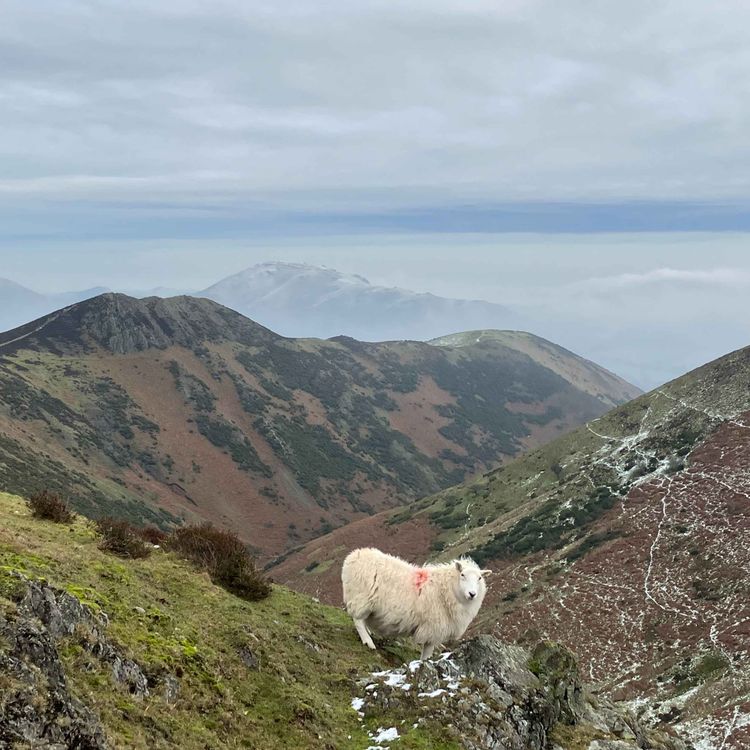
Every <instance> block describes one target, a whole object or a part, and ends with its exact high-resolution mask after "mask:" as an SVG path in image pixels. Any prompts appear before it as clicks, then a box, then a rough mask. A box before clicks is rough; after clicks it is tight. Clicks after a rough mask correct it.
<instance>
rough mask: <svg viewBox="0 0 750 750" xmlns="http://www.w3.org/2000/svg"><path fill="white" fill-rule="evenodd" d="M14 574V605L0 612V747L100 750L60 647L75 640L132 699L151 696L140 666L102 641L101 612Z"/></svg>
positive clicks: (94, 722)
mask: <svg viewBox="0 0 750 750" xmlns="http://www.w3.org/2000/svg"><path fill="white" fill-rule="evenodd" d="M15 577H16V579H17V582H18V586H17V588H16V591H15V592H14V596H13V599H14V600H15V602H16V604H15V607H14V608H12V609H10V610H8V611H3V610H1V609H0V748H2V747H17V746H18V747H27V746H31V747H33V748H34V749H35V750H63V749H64V748H77V749H79V750H104V749H105V748H107V747H108V744H107V740H106V737H105V734H104V731H103V729H102V727H101V724H100V722H99V720H98V718H97V716H96V715H95V714H94V713H93V712H92V711H91V710H90V709H88V708H87V707H85V706H84V705H83V704H81V702H80V701H79V700H78V699H77V698H75V696H73V695H72V694H71V691H70V689H69V685H68V681H67V679H66V676H65V672H64V669H63V664H62V662H61V659H60V654H59V650H58V648H59V646H60V645H61V643H64V642H69V641H74V642H75V643H76V644H77V645H79V646H80V647H81V648H83V649H84V650H85V651H87V652H88V653H90V654H91V655H92V656H93V657H94V658H95V659H97V661H98V662H99V663H100V664H101V665H102V666H103V667H106V668H108V670H109V672H110V674H111V676H112V680H113V681H114V683H115V684H116V685H117V686H118V687H119V688H120V689H123V690H125V691H127V692H128V693H129V694H131V695H132V696H135V697H136V698H138V697H143V696H146V695H148V693H149V687H148V679H147V677H146V675H145V673H144V671H143V669H142V668H141V667H140V665H138V664H137V663H136V662H134V661H133V660H132V659H129V658H127V657H126V656H125V655H123V654H122V653H121V651H120V650H119V649H118V647H117V646H116V645H115V644H113V643H112V642H111V641H110V640H109V639H108V637H107V635H106V627H107V618H106V616H105V615H104V614H101V615H97V614H95V613H94V612H93V611H92V610H91V609H90V608H89V607H87V606H86V605H85V604H82V603H81V602H80V601H79V600H78V599H76V598H75V597H74V596H71V595H70V594H68V593H66V592H64V591H61V590H59V589H55V588H53V587H52V586H49V585H47V584H46V583H44V582H40V581H32V580H28V579H26V578H24V577H22V576H20V575H18V574H16V576H15Z"/></svg>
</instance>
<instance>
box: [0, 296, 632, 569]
mask: <svg viewBox="0 0 750 750" xmlns="http://www.w3.org/2000/svg"><path fill="white" fill-rule="evenodd" d="M563 351H564V350H560V352H563ZM558 354H559V353H558ZM560 356H562V355H560ZM566 357H567V359H566V360H565V361H568V362H569V363H570V371H571V372H572V371H573V369H575V368H574V364H575V362H576V361H579V360H578V358H575V357H574V355H571V354H570V353H567V354H566ZM580 362H583V360H580ZM561 372H562V370H561V369H560V367H558V366H557V365H555V367H552V366H551V365H550V366H547V365H545V364H543V363H541V362H540V361H538V358H537V359H535V358H534V357H532V356H530V355H529V354H527V353H525V352H524V351H521V348H519V347H518V346H516V347H515V348H514V346H512V345H511V344H510V343H507V344H505V343H498V342H493V343H491V344H490V345H487V346H484V345H482V346H477V347H464V346H460V347H457V348H451V347H444V346H440V347H437V346H431V345H428V344H421V343H418V342H387V343H382V344H365V343H361V342H357V341H354V340H353V339H345V338H341V339H337V340H332V341H320V340H301V339H300V340H293V339H285V338H282V337H280V336H277V335H276V334H274V333H272V332H271V331H268V330H267V329H265V328H263V327H262V326H259V325H257V324H255V323H253V322H252V321H250V320H248V319H246V318H243V317H242V316H241V315H239V314H237V313H234V312H233V311H231V310H228V309H227V308H223V307H221V306H220V305H218V304H216V303H214V302H211V301H209V300H201V299H193V298H189V297H178V298H172V299H168V300H161V299H158V298H151V299H147V300H135V299H131V298H129V297H125V296H123V295H114V294H107V295H103V296H101V297H97V298H94V299H91V300H87V301H86V302H83V303H80V304H77V305H73V306H71V307H70V308H66V309H64V310H61V311H59V312H57V313H55V314H53V315H51V316H48V317H46V318H44V319H41V320H39V321H36V322H34V323H30V324H28V325H27V326H24V327H22V328H20V329H17V330H16V331H12V332H9V333H6V334H0V489H5V490H7V491H13V492H18V493H24V492H26V493H29V492H33V491H35V490H38V489H41V488H52V489H57V490H59V491H61V492H63V493H64V494H65V495H67V496H69V497H70V499H71V501H72V502H73V503H74V505H75V507H76V508H77V509H78V510H80V511H81V512H83V513H85V514H87V515H89V516H101V515H104V514H108V513H109V514H115V515H118V516H127V517H129V518H131V519H133V520H137V521H143V520H146V521H150V522H153V523H157V524H159V525H168V524H170V523H177V522H179V521H180V520H181V519H182V518H185V517H187V518H195V517H198V518H207V519H209V520H211V521H213V522H214V523H218V524H225V525H229V526H231V527H233V528H234V529H236V530H238V531H239V533H240V534H241V535H242V536H243V538H244V539H246V540H247V541H248V542H250V543H252V544H253V545H254V546H255V548H256V549H257V550H258V551H259V552H260V553H261V554H267V555H272V554H277V553H279V552H281V551H282V550H284V549H286V548H288V547H290V546H295V545H297V544H299V543H301V542H303V541H307V540H309V539H310V538H312V537H315V536H317V535H320V534H321V533H324V532H326V531H328V530H330V529H332V528H335V527H338V526H341V525H342V524H345V523H347V522H349V521H351V520H353V519H356V518H361V517H363V516H366V515H369V514H372V513H374V512H377V511H381V510H383V509H385V508H389V507H393V506H395V505H400V504H402V503H403V502H405V501H408V500H410V499H414V498H417V497H421V496H424V495H427V494H431V493H434V492H436V491H438V490H440V489H441V488H444V487H447V486H449V485H451V484H455V483H456V482H458V481H460V480H462V479H464V478H466V477H468V476H472V475H473V474H475V473H476V472H478V471H482V470H485V469H487V468H488V467H490V466H496V465H498V464H499V463H502V462H503V461H504V460H506V459H507V458H509V457H512V456H514V455H516V454H517V453H519V452H520V451H522V450H525V449H527V448H530V447H534V446H536V445H539V444H540V443H542V442H544V441H546V440H548V439H550V438H551V437H554V436H557V435H559V434H561V433H563V432H565V431H566V430H568V429H570V428H571V427H574V426H576V425H578V424H580V423H581V422H582V421H585V420H586V419H590V418H591V417H594V416H597V415H598V414H601V413H602V412H603V411H604V409H605V408H606V405H607V404H608V403H609V401H610V400H611V399H619V398H622V397H623V392H622V390H621V384H616V383H615V384H612V387H611V388H610V389H609V390H606V389H604V390H602V391H601V392H597V393H593V392H592V391H591V389H590V388H588V387H587V386H586V387H584V386H583V385H581V383H579V379H578V378H577V377H573V375H571V374H570V373H568V374H567V375H566V374H565V373H564V372H562V374H561ZM579 386H580V387H579Z"/></svg>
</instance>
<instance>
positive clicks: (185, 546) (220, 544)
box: [167, 523, 271, 602]
mask: <svg viewBox="0 0 750 750" xmlns="http://www.w3.org/2000/svg"><path fill="white" fill-rule="evenodd" d="M167 547H168V548H169V549H171V550H174V551H175V552H176V553H177V554H178V555H180V556H181V557H184V558H185V559H186V560H190V562H192V563H193V564H194V565H197V566H198V567H200V568H203V569H204V570H206V571H207V572H208V573H209V575H210V576H211V578H212V580H213V581H214V583H216V584H218V585H219V586H222V587H223V588H225V589H226V590H227V591H229V592H231V593H233V594H236V595H237V596H239V597H240V598H241V599H246V600H247V601H251V602H253V601H258V600H259V599H264V598H265V597H267V596H268V595H269V594H270V593H271V586H270V585H269V583H268V582H267V581H266V580H265V579H264V578H263V576H262V575H261V574H260V573H259V572H258V571H257V570H256V568H255V564H254V563H253V560H252V558H251V557H250V555H249V554H248V551H247V548H246V547H245V545H244V544H243V543H242V542H241V541H240V539H239V537H238V536H237V535H236V534H234V533H233V532H231V531H224V530H222V529H217V528H216V527H215V526H212V525H211V524H210V523H206V524H203V525H200V526H199V525H191V526H182V527H181V528H179V529H176V530H175V531H173V532H172V534H170V536H169V538H168V539H167Z"/></svg>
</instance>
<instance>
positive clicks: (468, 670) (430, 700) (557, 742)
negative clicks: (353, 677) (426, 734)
mask: <svg viewBox="0 0 750 750" xmlns="http://www.w3.org/2000/svg"><path fill="white" fill-rule="evenodd" d="M360 688H361V690H362V693H363V696H362V697H361V698H355V699H354V701H353V703H352V705H353V707H354V708H355V709H356V710H358V711H359V712H360V714H361V715H362V716H363V717H365V716H369V717H377V718H378V720H380V721H383V722H386V721H388V720H389V719H396V718H399V717H401V716H402V715H403V716H410V717H411V718H413V717H414V716H415V715H416V716H418V718H417V722H438V723H439V724H441V725H442V726H443V727H445V731H446V733H448V734H449V735H450V736H451V737H452V738H453V739H454V740H457V741H458V742H459V743H460V744H461V746H462V747H464V748H466V750H555V749H558V750H571V749H572V748H575V749H576V750H579V749H580V750H639V749H640V750H646V749H648V748H651V749H653V750H687V746H686V745H685V743H684V742H682V741H681V740H680V739H679V738H677V737H675V736H671V735H668V734H666V733H662V732H656V731H652V730H648V729H646V728H645V727H643V726H642V725H641V724H640V723H639V721H638V720H637V719H636V717H635V716H634V715H633V714H632V713H631V712H630V711H628V710H627V709H625V708H623V707H621V706H617V705H615V704H613V703H611V702H610V701H607V700H603V699H601V698H599V697H597V696H595V695H593V694H592V693H591V691H590V690H588V689H587V688H586V687H585V686H584V685H583V684H582V682H581V679H580V675H579V672H578V667H577V664H576V660H575V658H574V657H573V655H572V654H571V653H570V652H569V651H568V650H567V649H565V648H563V647H562V646H559V645H558V644H554V643H551V642H548V641H543V642H541V643H539V644H538V645H537V646H536V647H535V648H534V649H533V650H532V651H531V652H528V651H526V650H525V649H523V648H521V647H519V646H513V645H506V644H503V643H501V642H500V641H498V640H497V639H496V638H494V637H492V636H489V635H482V636H478V637H476V638H473V639H471V640H468V641H466V642H464V643H463V644H461V645H460V646H459V647H458V648H457V649H456V651H454V652H453V653H451V654H444V655H443V656H442V657H441V658H440V659H438V660H436V661H430V662H419V661H415V662H412V663H411V664H409V665H408V666H406V667H404V668H402V669H396V670H390V671H386V672H376V673H374V674H372V675H371V676H370V677H369V678H367V679H366V680H362V681H361V684H360ZM394 731H395V728H394Z"/></svg>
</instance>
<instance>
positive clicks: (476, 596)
mask: <svg viewBox="0 0 750 750" xmlns="http://www.w3.org/2000/svg"><path fill="white" fill-rule="evenodd" d="M453 564H454V566H455V568H456V583H457V586H456V596H457V597H458V600H459V601H463V602H464V603H474V604H477V605H480V604H481V603H482V600H483V599H484V595H485V594H486V593H487V584H486V583H485V582H484V577H485V576H486V575H489V574H490V573H491V572H492V571H490V570H480V569H479V567H478V566H477V564H476V563H475V562H474V561H473V560H470V559H461V560H456V561H455V562H454V563H453Z"/></svg>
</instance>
